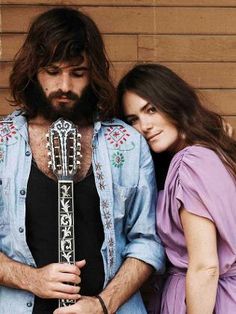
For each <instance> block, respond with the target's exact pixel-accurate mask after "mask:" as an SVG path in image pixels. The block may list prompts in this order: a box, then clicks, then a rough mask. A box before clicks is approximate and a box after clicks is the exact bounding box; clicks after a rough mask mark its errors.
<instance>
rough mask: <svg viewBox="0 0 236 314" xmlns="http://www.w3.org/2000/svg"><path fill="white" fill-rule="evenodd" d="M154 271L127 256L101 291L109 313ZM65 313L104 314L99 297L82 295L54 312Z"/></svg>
mask: <svg viewBox="0 0 236 314" xmlns="http://www.w3.org/2000/svg"><path fill="white" fill-rule="evenodd" d="M152 271H153V268H152V266H150V265H148V264H146V263H144V262H142V261H140V260H138V259H135V258H127V259H126V260H125V261H124V263H123V264H122V266H121V267H120V269H119V271H118V273H117V274H116V276H115V277H114V278H113V279H112V280H111V282H110V283H109V284H108V285H107V287H106V288H105V289H104V290H103V291H102V292H101V293H100V296H101V297H102V299H103V301H104V303H105V305H106V307H107V310H108V313H109V314H112V313H115V312H116V311H117V309H118V308H119V307H120V306H121V305H122V304H123V303H125V301H127V300H128V299H129V298H130V297H131V296H132V295H133V294H134V293H135V292H136V291H137V290H138V289H139V288H140V287H141V285H142V284H143V283H144V282H145V281H146V280H147V278H148V277H149V276H150V274H151V273H152ZM63 313H64V314H65V313H67V314H72V313H76V314H91V313H93V314H103V310H102V307H101V304H100V302H99V300H98V299H97V298H95V297H81V299H80V300H79V301H78V302H77V303H76V304H74V305H72V306H69V307H64V308H58V309H57V310H56V311H54V314H63Z"/></svg>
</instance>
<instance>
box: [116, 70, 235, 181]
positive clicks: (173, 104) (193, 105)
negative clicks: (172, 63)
mask: <svg viewBox="0 0 236 314" xmlns="http://www.w3.org/2000/svg"><path fill="white" fill-rule="evenodd" d="M126 91H132V92H134V93H136V94H137V95H139V96H140V97H142V98H144V99H146V100H148V101H150V102H151V103H153V104H154V105H155V106H156V107H157V109H158V111H159V112H161V113H163V114H164V115H165V116H166V117H167V118H168V119H169V120H170V121H171V122H172V123H174V125H175V126H176V127H177V129H178V130H179V132H181V133H183V134H185V137H186V138H185V141H186V144H187V145H194V144H199V145H202V146H204V147H207V148H210V149H212V150H213V151H215V153H216V154H217V155H218V156H219V158H220V159H221V160H222V162H223V163H224V164H225V165H226V166H227V168H228V169H229V170H230V172H231V173H232V174H233V175H234V177H236V141H235V140H234V139H233V138H231V137H229V136H228V134H227V133H226V131H225V128H224V123H223V119H222V118H221V116H220V115H219V114H217V113H215V112H212V111H210V110H208V109H207V108H205V107H204V106H203V105H202V104H201V102H200V99H199V97H198V95H197V93H196V92H195V90H194V89H193V88H192V87H191V86H189V85H188V84H187V83H186V82H185V81H184V80H183V79H181V78H180V77H179V76H178V75H177V74H175V73H174V72H173V71H172V70H170V69H169V68H167V67H165V66H163V65H160V64H141V65H137V66H136V67H134V68H133V69H132V70H131V71H130V72H128V73H127V74H126V75H125V77H124V78H123V79H122V80H121V81H120V83H119V85H118V110H119V112H120V116H121V118H124V116H123V109H122V98H123V95H124V93H125V92H126Z"/></svg>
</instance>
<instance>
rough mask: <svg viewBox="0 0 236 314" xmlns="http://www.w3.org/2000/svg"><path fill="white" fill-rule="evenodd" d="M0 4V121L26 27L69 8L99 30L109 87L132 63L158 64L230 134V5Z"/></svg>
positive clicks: (206, 0)
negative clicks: (197, 95)
mask: <svg viewBox="0 0 236 314" xmlns="http://www.w3.org/2000/svg"><path fill="white" fill-rule="evenodd" d="M0 1H1V7H0V115H5V114H7V113H9V112H10V111H12V107H10V106H9V104H8V103H7V101H6V97H7V95H8V93H9V89H8V77H9V72H10V69H11V66H12V60H13V57H14V54H15V53H16V52H17V50H18V49H19V47H20V45H21V44H22V42H23V40H24V37H25V34H26V33H27V29H28V25H29V22H30V21H31V19H32V18H33V17H34V16H36V15H37V14H38V13H41V12H43V11H45V10H47V9H48V8H50V7H53V6H57V5H68V6H70V5H71V6H73V7H76V8H78V9H80V10H82V11H84V12H86V13H87V14H89V15H90V16H91V17H92V18H93V19H94V20H95V22H96V23H97V25H98V27H99V28H100V30H101V32H102V34H103V35H104V40H105V44H106V47H107V51H108V55H109V57H110V60H111V61H112V62H113V64H114V68H113V70H112V71H113V72H112V73H113V77H114V79H115V81H118V79H119V78H120V77H121V75H122V74H123V73H125V72H126V71H127V70H128V69H129V68H130V67H131V66H132V65H133V64H135V63H136V62H153V61H155V62H161V63H163V64H165V65H167V66H169V67H170V68H172V69H173V70H175V71H176V72H177V73H178V74H180V75H181V76H182V77H183V78H184V79H186V80H187V81H188V82H189V83H190V84H192V85H193V86H195V87H196V88H198V89H200V92H201V94H202V95H203V97H204V99H205V100H206V101H207V102H208V103H209V106H211V107H212V108H214V109H216V110H217V111H218V112H219V113H221V114H222V115H223V116H225V117H226V119H227V120H228V121H230V123H231V124H232V125H233V126H234V128H235V129H236V0H0ZM235 133H236V132H235Z"/></svg>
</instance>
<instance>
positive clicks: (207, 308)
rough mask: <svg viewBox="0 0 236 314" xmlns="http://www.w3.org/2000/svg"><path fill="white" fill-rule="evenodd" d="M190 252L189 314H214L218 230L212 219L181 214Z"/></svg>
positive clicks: (181, 212)
mask: <svg viewBox="0 0 236 314" xmlns="http://www.w3.org/2000/svg"><path fill="white" fill-rule="evenodd" d="M180 217H181V222H182V225H183V229H184V235H185V239H186V245H187V250H188V257H189V264H188V270H187V276H186V304H187V313H188V314H199V313H201V314H212V313H213V310H214V307H215V300H216V291H217V284H218V278H219V261H218V254H217V236H216V227H215V225H214V223H213V222H212V221H210V220H209V219H206V218H203V217H200V216H197V215H194V214H191V213H190V212H188V211H187V210H185V209H184V208H181V211H180Z"/></svg>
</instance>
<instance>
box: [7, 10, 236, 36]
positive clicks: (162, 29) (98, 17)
mask: <svg viewBox="0 0 236 314" xmlns="http://www.w3.org/2000/svg"><path fill="white" fill-rule="evenodd" d="M48 8H50V7H49V6H39V5H38V6H3V7H2V31H3V32H23V33H24V32H26V31H27V29H28V25H29V23H30V21H31V20H32V19H33V18H34V17H35V16H36V15H37V14H40V13H42V12H43V11H45V10H46V9H48ZM78 8H79V7H78ZM80 9H81V10H82V11H84V12H85V13H87V14H88V15H90V16H91V17H92V18H93V19H94V21H95V22H96V23H97V25H98V27H99V29H100V30H101V32H102V33H135V34H136V33H139V34H236V7H235V8H204V7H202V8H195V7H194V8H191V7H175V8H173V7H172V8H169V7H159V8H158V7H142V6H139V7H119V6H117V7H112V6H108V7H101V6H96V7H95V6H91V7H88V6H81V7H80ZM22 16H23V17H24V18H22ZM226 16H227V18H225V17H226ZM216 21H217V22H216Z"/></svg>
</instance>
